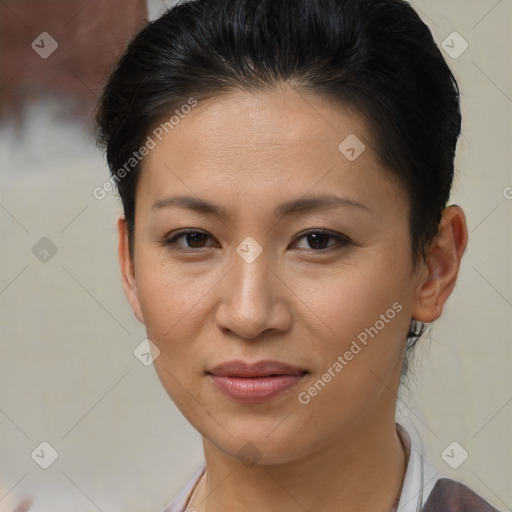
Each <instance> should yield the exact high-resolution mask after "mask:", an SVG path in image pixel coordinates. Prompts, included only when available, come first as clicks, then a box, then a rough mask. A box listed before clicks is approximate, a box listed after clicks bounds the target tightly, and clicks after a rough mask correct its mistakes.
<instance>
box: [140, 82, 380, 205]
mask: <svg viewBox="0 0 512 512" xmlns="http://www.w3.org/2000/svg"><path fill="white" fill-rule="evenodd" d="M178 111H179V109H178ZM186 111H187V112H188V113H187V114H182V115H181V116H180V117H179V118H178V117H177V116H175V118H174V123H173V124H172V127H171V125H167V129H166V130H162V129H160V132H158V133H159V134H160V136H159V138H155V135H154V132H153V134H150V135H151V136H152V137H153V138H154V139H155V141H156V145H155V147H154V149H152V150H151V152H150V153H149V154H148V156H147V157H146V158H145V160H144V163H143V170H142V176H141V180H140V182H139V191H138V195H142V196H148V195H151V196H155V195H158V193H160V192H161V191H162V189H164V188H166V187H167V188H169V190H171V189H176V188H179V189H180V190H183V189H187V188H192V189H193V190H188V192H193V193H196V194H198V195H200V192H201V193H204V192H206V193H208V192H209V191H211V190H216V191H219V190H223V191H231V192H234V193H238V194H239V195H242V194H244V195H246V196H247V195H248V194H255V195H257V194H262V193H268V192H270V191H272V192H273V193H276V192H281V194H279V195H282V194H284V190H283V186H284V187H287V188H289V189H290V190H292V189H295V190H296V191H297V192H298V193H300V191H302V192H307V190H309V189H312V188H313V187H315V183H318V182H320V181H321V180H323V179H324V177H325V181H326V183H324V190H323V191H318V190H317V191H318V192H325V187H327V188H329V187H331V186H338V185H343V187H344V188H346V189H350V188H351V187H353V185H354V184H355V183H356V182H359V185H360V186H359V188H361V186H363V188H364V186H366V187H367V188H368V189H374V190H376V187H377V188H378V186H377V183H376V180H377V181H382V180H386V181H389V171H387V170H384V169H383V168H382V167H381V166H380V164H379V159H378V156H377V153H376V151H375V150H374V148H373V143H372V138H371V133H370V131H369V130H368V127H367V125H366V123H365V120H364V119H363V118H362V116H361V115H360V114H358V112H357V111H355V110H354V109H352V108H350V107H349V106H343V105H339V104H336V103H334V102H332V101H330V100H327V99H325V98H322V97H320V96H318V95H315V94H311V93H306V92H302V91H300V92H299V91H296V90H294V89H292V88H289V87H283V88H276V89H272V90H268V91H259V92H256V93H254V92H247V91H239V90H236V91H230V92H229V93H223V94H222V95H220V96H215V97H213V98H210V99H208V100H204V101H198V103H197V106H195V107H194V108H193V109H186ZM178 119H179V120H178ZM167 120H168V119H164V120H163V123H165V122H166V121H167ZM176 121H177V122H176ZM161 126H163V127H165V125H164V124H162V125H161ZM160 139H161V140H160ZM347 151H348V152H347ZM354 157H355V158H354ZM365 181H366V184H365Z"/></svg>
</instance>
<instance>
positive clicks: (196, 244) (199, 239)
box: [162, 230, 212, 249]
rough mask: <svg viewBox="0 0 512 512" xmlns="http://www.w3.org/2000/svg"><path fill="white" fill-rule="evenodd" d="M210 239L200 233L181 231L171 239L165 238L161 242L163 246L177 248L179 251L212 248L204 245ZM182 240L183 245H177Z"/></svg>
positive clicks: (208, 236)
mask: <svg viewBox="0 0 512 512" xmlns="http://www.w3.org/2000/svg"><path fill="white" fill-rule="evenodd" d="M208 238H210V239H211V236H210V235H208V234H206V233H203V232H202V231H194V230H188V231H181V232H179V233H177V234H176V235H175V236H173V237H172V238H166V239H165V240H163V241H162V244H163V245H165V246H171V247H177V248H179V249H203V248H205V247H212V246H208V245H205V242H206V241H207V240H208ZM181 239H183V240H184V241H185V244H181V243H178V240H181Z"/></svg>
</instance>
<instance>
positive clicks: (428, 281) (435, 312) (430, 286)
mask: <svg viewBox="0 0 512 512" xmlns="http://www.w3.org/2000/svg"><path fill="white" fill-rule="evenodd" d="M467 242H468V229H467V225H466V217H465V215H464V212H463V211H462V209H461V208H460V207H459V206H456V205H452V206H449V207H448V208H446V209H445V210H444V212H443V215H442V218H441V222H440V223H439V229H438V232H437V235H436V237H435V239H434V240H433V242H432V244H431V245H430V248H429V250H428V253H427V270H428V272H427V274H428V275H427V276H426V277H425V278H423V279H422V282H420V284H419V289H418V290H417V292H418V293H417V298H416V302H415V304H414V307H413V310H412V318H414V319H415V320H418V321H419V322H423V323H431V322H433V321H435V320H437V319H438V318H439V317H440V316H441V313H442V310H443V306H444V304H445V302H446V301H447V300H448V297H449V296H450V295H451V293H452V291H453V288H454V287H455V282H456V281H457V276H458V273H459V268H460V262H461V259H462V255H463V254H464V251H465V249H466V245H467Z"/></svg>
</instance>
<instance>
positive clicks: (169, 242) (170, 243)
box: [162, 229, 354, 253]
mask: <svg viewBox="0 0 512 512" xmlns="http://www.w3.org/2000/svg"><path fill="white" fill-rule="evenodd" d="M193 234H198V235H204V236H205V237H207V238H210V239H211V238H212V237H211V236H209V235H208V234H207V233H205V232H203V231H198V230H193V229H190V230H185V231H180V232H178V233H176V234H175V235H174V236H173V237H172V238H166V239H164V240H162V245H163V246H165V247H170V248H171V249H175V250H179V251H186V252H198V251H200V250H203V249H208V248H211V247H212V246H206V247H197V248H193V247H181V246H180V245H178V244H177V240H179V239H180V238H183V237H186V236H187V235H193ZM313 234H316V235H325V236H328V237H329V238H330V239H335V240H337V241H338V244H337V246H331V247H327V248H324V249H300V250H302V251H310V252H315V253H326V252H330V251H332V250H339V249H342V248H344V247H347V246H349V245H354V243H353V242H352V240H351V239H350V238H349V237H347V236H345V235H342V234H341V233H333V232H331V231H326V230H323V229H313V230H309V231H306V232H303V233H300V234H299V235H298V236H297V238H296V239H295V240H294V241H293V242H292V243H297V242H298V241H299V240H301V239H302V238H306V237H308V236H309V235H313Z"/></svg>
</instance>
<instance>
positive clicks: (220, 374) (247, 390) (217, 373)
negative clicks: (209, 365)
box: [208, 361, 307, 403]
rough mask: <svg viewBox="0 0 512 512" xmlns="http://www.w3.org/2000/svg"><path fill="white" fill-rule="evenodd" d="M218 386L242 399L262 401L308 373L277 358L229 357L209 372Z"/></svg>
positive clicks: (232, 395) (288, 387) (228, 394)
mask: <svg viewBox="0 0 512 512" xmlns="http://www.w3.org/2000/svg"><path fill="white" fill-rule="evenodd" d="M208 374H209V375H210V376H211V377H212V379H213V382H214V383H215V385H216V386H217V388H218V389H219V390H220V391H222V392H223V393H224V394H225V395H227V396H228V397H230V398H232V399H234V400H236V401H238V402H242V403H258V402H265V401H267V400H270V399H271V398H274V397H275V396H277V395H280V394H281V393H283V392H285V391H287V390H288V389H290V388H292V387H294V386H295V385H297V383H298V382H299V381H300V380H301V379H302V378H303V377H304V375H306V374H307V372H306V371H304V370H300V369H299V368H294V367H292V366H289V365H287V364H284V363H279V362H277V361H259V362H257V363H253V364H249V363H245V362H244V361H230V362H228V363H224V364H221V365H218V366H216V367H215V368H213V369H212V370H210V371H209V372H208Z"/></svg>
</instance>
